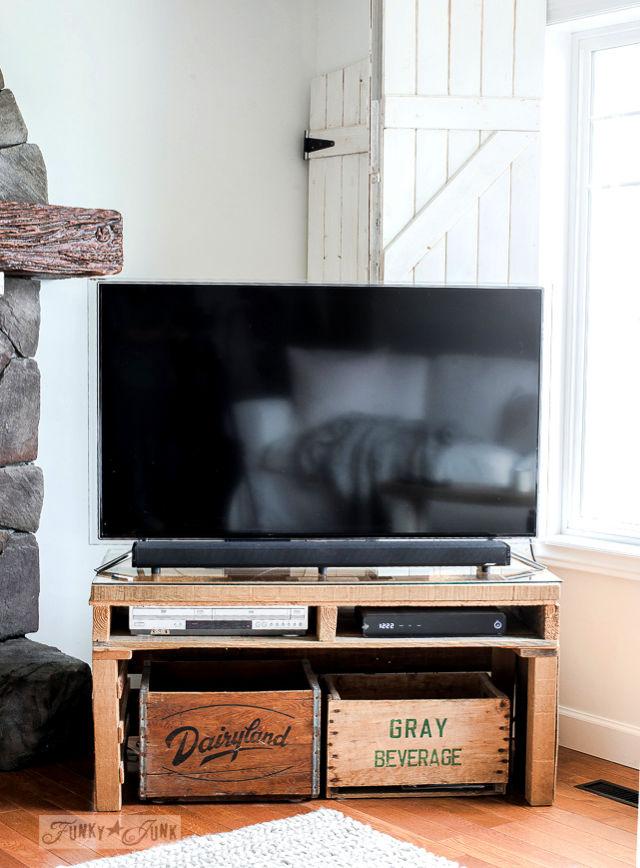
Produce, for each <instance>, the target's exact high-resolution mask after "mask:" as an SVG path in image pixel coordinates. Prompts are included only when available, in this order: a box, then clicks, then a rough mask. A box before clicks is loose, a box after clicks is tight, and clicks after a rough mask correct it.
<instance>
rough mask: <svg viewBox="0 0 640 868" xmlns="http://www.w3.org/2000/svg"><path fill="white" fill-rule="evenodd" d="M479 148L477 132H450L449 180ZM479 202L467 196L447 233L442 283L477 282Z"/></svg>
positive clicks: (460, 283)
mask: <svg viewBox="0 0 640 868" xmlns="http://www.w3.org/2000/svg"><path fill="white" fill-rule="evenodd" d="M479 147H480V133H479V132H478V131H477V130H465V131H463V130H451V131H450V133H449V166H448V175H449V178H451V177H453V176H454V175H455V174H456V172H458V171H459V169H460V168H461V167H462V166H463V165H464V164H465V163H467V162H468V161H469V160H471V159H472V157H473V155H474V154H475V153H476V151H477V150H478V148H479ZM477 257H478V199H477V198H475V197H469V200H468V201H467V207H466V208H464V209H463V212H462V213H461V214H460V216H459V218H458V220H456V222H455V223H454V224H453V225H452V226H451V228H450V229H449V232H448V233H447V263H446V276H445V282H446V283H449V284H453V285H454V286H456V285H464V284H473V283H476V281H477V261H478V260H477Z"/></svg>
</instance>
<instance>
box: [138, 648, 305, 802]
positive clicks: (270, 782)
mask: <svg viewBox="0 0 640 868" xmlns="http://www.w3.org/2000/svg"><path fill="white" fill-rule="evenodd" d="M285 665H286V664H282V665H281V666H280V667H277V666H275V665H273V666H272V667H271V668H266V667H264V666H259V665H256V668H255V672H256V674H255V684H257V683H262V682H264V687H265V689H262V690H256V689H255V684H254V685H253V687H247V689H245V690H242V689H238V690H228V689H221V690H214V689H208V690H204V689H200V690H197V689H196V690H194V689H193V687H194V686H196V687H197V686H204V685H212V686H214V685H215V684H216V682H217V681H218V682H219V678H216V675H215V672H214V668H215V667H214V666H210V667H207V668H204V669H203V668H202V666H200V667H196V668H191V669H190V667H189V664H187V663H185V664H180V663H177V664H173V665H171V666H166V667H164V673H163V671H162V664H151V666H145V670H144V674H143V680H142V688H141V691H140V720H141V729H140V751H141V775H140V795H141V797H143V798H145V799H146V798H166V797H173V798H175V797H178V798H181V799H187V800H188V799H192V798H198V797H200V798H202V797H207V798H226V797H229V796H261V795H262V796H264V795H270V796H273V795H281V796H294V795H304V796H308V797H312V796H313V795H314V794H316V793H317V789H316V786H315V782H314V765H315V757H316V756H317V749H318V733H317V729H316V725H315V720H314V708H315V707H316V705H317V702H318V700H319V687H318V685H317V682H315V684H312V683H308V684H307V687H306V689H304V688H303V682H304V678H303V677H302V675H303V673H302V668H301V667H300V665H299V664H298V665H297V667H295V668H296V669H297V678H296V677H295V675H293V679H294V680H293V683H291V678H292V665H291V664H289V670H291V671H287V670H286V669H285ZM158 666H160V667H161V669H160V672H161V674H160V676H158V680H159V681H160V684H159V685H158V686H155V685H154V675H153V672H154V667H156V669H157V667H158ZM294 666H295V664H294ZM251 669H252V664H250V663H245V664H244V666H243V667H236V669H235V670H234V672H235V674H234V676H233V678H231V679H229V678H227V672H226V671H225V672H224V673H223V678H224V679H226V680H232V681H234V682H236V681H237V682H238V686H239V687H241V686H242V685H243V682H244V683H246V679H247V678H248V679H249V681H251ZM218 672H220V670H219V667H218ZM278 672H280V673H281V674H280V675H278ZM200 673H202V674H200ZM185 682H186V689H184V688H183V685H185ZM194 682H195V683H194ZM292 684H296V685H297V689H289V688H290V687H292ZM279 686H281V687H282V689H278V688H279ZM269 687H271V689H268V688H269Z"/></svg>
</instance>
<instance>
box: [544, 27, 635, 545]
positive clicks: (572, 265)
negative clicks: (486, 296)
mask: <svg viewBox="0 0 640 868" xmlns="http://www.w3.org/2000/svg"><path fill="white" fill-rule="evenodd" d="M636 42H640V23H638V22H633V23H628V24H625V25H616V26H613V27H607V28H599V29H597V30H595V31H586V32H581V33H574V34H573V37H572V88H571V90H572V94H573V96H574V99H575V98H576V97H577V110H576V112H575V113H574V117H573V129H572V133H571V143H572V153H573V161H572V166H571V174H572V190H571V199H570V221H569V225H570V226H573V227H574V233H573V237H570V238H569V258H568V275H567V312H568V316H566V318H565V322H566V341H565V346H566V358H565V369H566V378H567V392H566V400H565V406H564V415H565V424H564V426H563V428H564V431H565V441H564V448H563V453H564V456H565V467H564V472H563V483H564V484H563V491H562V510H561V517H562V519H561V520H562V524H561V533H563V534H569V535H576V536H583V537H584V536H586V537H589V538H592V539H603V540H608V541H611V542H619V543H623V544H628V545H640V534H638V536H637V537H635V536H634V537H631V536H629V535H626V534H624V532H623V531H621V532H619V533H614V532H611V531H609V532H598V531H597V530H596V529H594V527H593V523H592V521H590V520H589V519H585V518H584V517H583V516H581V515H580V501H581V486H582V480H583V472H582V468H583V462H584V442H585V388H584V384H585V375H586V361H587V360H586V351H587V294H588V264H589V240H588V235H589V217H590V190H589V185H590V180H591V175H590V163H591V160H590V156H591V155H590V145H591V103H592V70H593V54H594V52H596V51H599V50H602V49H607V48H616V47H622V46H624V45H631V44H633V43H636Z"/></svg>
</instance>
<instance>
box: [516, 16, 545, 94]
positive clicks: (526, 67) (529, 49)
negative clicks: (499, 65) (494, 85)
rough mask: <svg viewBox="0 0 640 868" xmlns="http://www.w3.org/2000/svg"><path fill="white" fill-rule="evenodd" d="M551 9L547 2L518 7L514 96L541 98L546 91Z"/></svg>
mask: <svg viewBox="0 0 640 868" xmlns="http://www.w3.org/2000/svg"><path fill="white" fill-rule="evenodd" d="M546 13H547V6H546V2H545V0H526V2H523V0H519V2H517V3H516V20H515V34H514V60H513V93H514V96H524V97H532V98H534V99H535V98H538V97H540V96H542V91H543V74H544V66H543V58H544V37H545V27H546Z"/></svg>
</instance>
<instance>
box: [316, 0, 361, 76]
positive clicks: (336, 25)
mask: <svg viewBox="0 0 640 868" xmlns="http://www.w3.org/2000/svg"><path fill="white" fill-rule="evenodd" d="M369 14H370V11H369V0H316V27H317V40H316V71H317V72H318V73H319V74H320V73H324V72H331V70H333V69H338V68H339V67H341V66H349V65H350V64H352V63H357V62H358V61H359V60H362V59H363V58H364V57H367V55H368V54H369Z"/></svg>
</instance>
